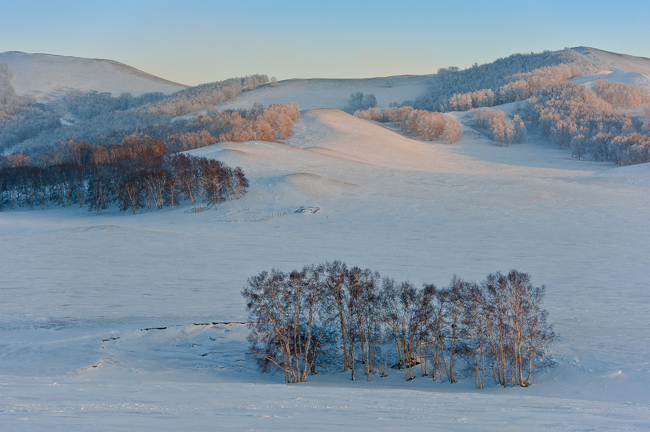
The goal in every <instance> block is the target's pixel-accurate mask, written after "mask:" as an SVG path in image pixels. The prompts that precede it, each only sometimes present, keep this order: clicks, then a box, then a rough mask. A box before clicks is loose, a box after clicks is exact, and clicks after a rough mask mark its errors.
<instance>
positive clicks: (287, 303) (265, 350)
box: [242, 261, 557, 388]
mask: <svg viewBox="0 0 650 432" xmlns="http://www.w3.org/2000/svg"><path fill="white" fill-rule="evenodd" d="M242 295H243V296H244V297H245V298H246V306H247V309H248V312H249V315H250V321H251V324H250V328H251V332H250V334H249V338H248V339H249V342H250V353H251V354H252V355H253V356H255V357H256V359H257V362H258V365H259V366H260V368H261V370H262V371H274V370H279V371H281V372H282V373H283V374H284V376H285V380H286V382H303V381H305V380H306V379H307V377H308V376H309V375H310V374H315V373H316V372H317V370H318V369H328V368H332V367H336V368H341V369H342V370H343V371H350V373H351V378H352V379H353V380H354V379H355V376H356V370H357V368H358V367H362V368H363V373H364V374H365V375H366V379H367V380H370V379H371V376H372V375H373V374H379V376H386V375H387V374H388V372H389V369H402V370H403V372H404V374H405V377H406V379H407V380H411V379H414V378H415V377H416V375H417V374H418V370H419V372H420V373H421V375H422V376H430V377H431V378H432V379H433V380H438V379H439V380H441V381H449V382H452V383H453V382H455V381H456V380H457V379H458V377H459V375H460V374H459V372H458V370H459V369H463V370H464V371H469V373H470V374H473V375H474V379H475V382H476V387H477V388H483V387H484V386H485V380H486V378H487V379H489V378H490V377H491V378H492V379H493V381H494V383H495V384H496V385H501V386H515V385H518V386H524V387H525V386H528V385H530V383H531V379H532V376H533V374H534V372H535V371H536V370H538V369H539V368H543V367H547V366H550V365H551V363H552V362H551V361H550V358H549V356H548V351H547V348H548V346H549V344H551V343H552V342H554V341H555V340H556V339H557V335H556V334H555V333H554V332H553V328H552V325H550V324H549V323H548V322H547V312H546V311H545V310H544V309H543V308H542V301H543V299H544V287H543V286H542V287H533V286H532V284H531V282H530V276H529V275H528V274H526V273H522V272H518V271H516V270H513V271H511V272H510V273H508V274H507V275H503V274H501V273H494V274H490V275H488V276H487V278H486V279H485V281H483V282H482V283H481V284H480V285H478V284H475V283H470V282H466V281H464V280H462V279H460V278H458V277H454V278H453V279H452V281H451V283H450V284H449V286H448V287H446V288H443V289H438V288H436V287H435V286H434V285H424V286H423V287H422V288H417V287H415V286H414V285H413V284H411V283H409V282H402V283H399V282H396V281H395V280H393V279H391V278H381V277H380V275H379V274H378V273H376V272H372V271H371V270H369V269H365V270H364V269H360V268H358V267H353V268H348V267H347V266H346V265H345V264H344V263H342V262H339V261H335V262H333V263H325V264H321V265H317V266H315V265H312V266H307V267H304V268H303V269H301V270H294V271H292V272H290V273H284V272H281V271H277V270H272V271H270V272H266V271H264V272H262V273H260V274H259V275H257V276H254V277H252V278H250V279H249V281H248V285H247V287H246V288H245V289H244V290H243V291H242Z"/></svg>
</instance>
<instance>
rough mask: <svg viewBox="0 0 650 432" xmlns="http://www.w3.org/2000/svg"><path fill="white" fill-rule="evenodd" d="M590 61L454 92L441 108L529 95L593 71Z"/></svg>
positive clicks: (463, 107) (465, 108)
mask: <svg viewBox="0 0 650 432" xmlns="http://www.w3.org/2000/svg"><path fill="white" fill-rule="evenodd" d="M592 71H594V69H592V68H591V66H590V65H587V66H585V65H584V64H582V63H568V64H560V65H556V66H547V67H543V68H540V69H535V70H532V71H530V72H526V73H519V74H515V75H512V76H510V77H509V80H510V82H509V83H507V84H505V85H502V86H501V87H499V88H497V89H496V90H495V91H493V90H492V89H482V90H476V91H473V92H469V93H460V94H458V93H457V94H454V95H453V96H452V97H451V98H449V100H447V101H446V102H445V103H444V104H443V105H442V110H443V111H468V110H470V109H472V108H482V107H491V106H494V105H501V104H504V103H508V102H515V101H520V100H524V99H528V98H529V97H531V96H532V95H533V93H535V92H536V91H537V90H539V89H541V88H543V87H546V86H547V85H551V84H558V83H563V82H566V81H568V80H570V79H571V78H574V77H577V76H580V75H584V74H585V73H588V72H592Z"/></svg>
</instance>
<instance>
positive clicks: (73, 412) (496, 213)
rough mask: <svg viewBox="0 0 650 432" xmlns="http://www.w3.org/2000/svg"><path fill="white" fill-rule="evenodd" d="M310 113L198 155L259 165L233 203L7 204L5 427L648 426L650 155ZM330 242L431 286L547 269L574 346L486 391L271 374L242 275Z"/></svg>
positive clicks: (3, 235) (1, 325)
mask: <svg viewBox="0 0 650 432" xmlns="http://www.w3.org/2000/svg"><path fill="white" fill-rule="evenodd" d="M346 91H347V90H346ZM251 93H253V92H251ZM323 98H326V96H323ZM295 131H296V133H295V135H294V136H292V137H291V138H290V139H288V140H287V142H286V143H268V142H260V141H255V142H246V143H220V144H216V145H213V146H210V147H206V148H202V149H197V150H194V151H192V152H191V153H192V154H195V155H202V156H206V157H215V158H218V159H220V160H222V161H224V162H226V163H228V164H230V165H241V166H242V167H243V168H244V170H245V172H246V174H247V176H248V177H249V178H250V180H251V187H250V190H249V192H248V194H247V195H246V196H245V197H244V198H243V199H241V200H238V201H232V202H227V203H224V204H222V205H220V206H219V209H218V210H209V211H204V212H201V213H190V212H186V211H185V210H188V209H189V208H190V207H192V206H191V205H190V204H188V203H185V204H184V205H183V206H182V207H181V208H177V209H176V210H173V211H172V210H169V209H166V210H161V211H149V212H143V213H140V214H137V215H135V216H134V215H130V214H128V213H120V212H118V211H116V210H112V211H108V212H107V213H106V214H103V215H101V216H96V215H94V214H92V213H88V212H87V211H85V210H84V209H81V210H80V209H74V208H68V209H61V208H50V209H45V210H34V211H28V210H10V211H4V212H2V213H0V244H1V247H0V263H1V265H2V271H1V272H0V288H1V289H0V401H1V402H0V429H1V430H3V431H40V430H62V431H69V430H98V431H100V430H125V431H127V430H128V431H130V430H246V429H247V430H283V431H285V430H296V429H301V430H332V429H334V428H335V429H337V430H352V429H354V430H356V429H359V430H373V431H374V430H459V431H475V430H486V431H503V430H505V429H516V430H526V431H531V430H547V429H551V430H576V431H578V430H580V431H583V430H601V431H604V430H639V431H641V430H648V428H650V405H649V404H650V360H649V359H650V336H649V335H650V325H649V321H648V305H650V286H649V282H648V275H649V272H648V257H650V230H648V228H647V225H648V220H650V205H648V202H649V198H650V187H648V186H649V184H650V170H649V169H648V166H647V165H640V166H635V167H626V168H618V167H615V166H613V165H611V164H605V163H593V162H585V161H576V160H573V159H571V158H570V155H569V154H568V153H567V152H564V151H560V150H556V149H554V148H551V147H549V146H546V145H544V144H541V143H529V144H522V145H512V146H510V147H507V148H504V147H498V146H495V145H494V144H493V143H492V142H491V141H488V140H486V139H485V138H483V137H482V135H481V134H479V133H477V132H475V131H474V130H472V129H471V128H470V127H468V126H465V128H464V135H463V138H462V139H461V140H460V141H459V142H457V143H455V144H454V145H447V144H444V143H442V142H422V141H417V140H413V139H410V138H408V137H404V136H402V135H399V134H398V133H395V132H394V131H393V130H391V129H390V128H387V127H385V126H384V125H379V124H376V123H373V122H369V121H365V120H361V119H358V118H355V117H353V116H349V115H347V114H344V113H342V112H340V111H336V110H331V109H318V110H310V111H306V112H303V113H302V116H301V118H300V119H299V120H298V121H297V122H296V124H295ZM529 138H530V140H532V141H534V140H535V137H534V134H530V137H529ZM301 208H309V209H311V210H312V211H299V210H300V209H301ZM316 209H320V210H318V211H315V210H316ZM335 259H340V260H343V261H346V262H347V263H348V264H349V265H358V266H362V267H369V268H371V269H373V270H377V271H379V272H381V273H382V275H385V276H392V277H394V278H396V279H397V280H409V281H411V282H413V283H415V284H418V285H419V284H422V283H424V282H429V283H435V284H436V285H438V286H445V285H447V284H448V283H449V280H450V279H451V277H452V276H453V275H454V274H458V275H459V276H461V277H464V278H466V279H469V280H474V281H480V280H482V279H483V278H484V277H485V275H486V274H487V273H490V272H494V271H497V270H501V271H508V270H510V269H513V268H516V269H519V270H521V271H527V272H529V273H531V274H532V276H533V283H534V284H536V285H541V284H545V285H546V286H547V298H546V303H545V307H546V309H547V310H548V311H549V314H550V317H549V318H550V320H551V322H554V323H555V328H556V331H557V332H559V333H560V335H561V337H562V338H561V341H560V342H559V343H557V344H556V345H554V346H553V348H552V350H553V356H554V359H555V361H556V362H557V365H556V367H555V368H553V369H549V370H545V371H544V372H543V373H541V374H539V375H538V376H536V377H535V381H534V384H533V385H532V386H531V387H529V388H497V387H494V386H493V385H492V384H488V388H486V389H485V390H482V391H479V390H476V389H474V388H473V387H474V380H473V378H471V377H467V378H463V379H462V380H461V381H460V382H459V383H457V384H454V385H450V384H441V383H434V382H431V380H430V379H429V378H422V377H418V378H417V379H415V380H414V381H411V382H405V381H404V377H403V375H402V374H400V373H399V372H393V373H392V374H391V376H389V377H388V378H385V379H382V378H379V377H376V376H374V377H372V381H371V382H369V383H367V382H365V377H364V376H362V375H361V376H359V381H357V382H350V381H349V376H348V375H347V374H340V373H323V374H319V375H316V376H313V377H310V379H309V382H308V383H305V384H300V385H284V384H283V383H282V382H283V379H282V377H281V376H267V375H260V374H259V373H258V372H257V370H256V369H255V365H254V362H253V361H252V360H251V359H248V358H247V357H246V355H245V353H246V350H247V344H246V334H247V327H246V325H245V324H241V322H244V321H246V319H247V316H246V311H245V305H244V301H243V298H242V297H241V295H240V292H241V290H242V288H243V287H244V286H245V284H246V280H247V278H248V277H250V276H253V275H255V274H257V273H259V272H260V271H261V270H265V269H270V268H278V269H282V270H291V269H293V268H297V267H300V266H303V265H305V264H311V263H319V262H324V261H328V260H335ZM197 324H198V325H197Z"/></svg>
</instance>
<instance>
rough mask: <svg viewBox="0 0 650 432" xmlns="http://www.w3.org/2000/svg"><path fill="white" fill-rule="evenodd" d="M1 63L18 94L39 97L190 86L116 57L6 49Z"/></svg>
mask: <svg viewBox="0 0 650 432" xmlns="http://www.w3.org/2000/svg"><path fill="white" fill-rule="evenodd" d="M0 63H4V64H6V65H7V67H8V68H9V70H10V71H11V73H12V75H13V79H12V85H13V88H14V90H15V91H16V93H17V94H19V95H30V96H35V97H37V98H41V97H46V96H49V95H52V94H56V93H62V92H65V91H69V90H80V91H84V92H85V91H91V90H95V91H98V92H100V93H101V92H108V93H112V94H113V95H114V96H118V95H120V94H121V93H131V94H132V95H133V96H139V95H141V94H144V93H152V92H161V93H165V94H171V93H174V92H177V91H179V90H183V89H185V88H187V87H188V86H186V85H184V84H180V83H176V82H172V81H169V80H166V79H163V78H159V77H157V76H155V75H151V74H149V73H147V72H144V71H141V70H139V69H136V68H134V67H132V66H128V65H126V64H124V63H120V62H117V61H114V60H105V59H89V58H82V57H70V56H60V55H53V54H28V53H24V52H19V51H7V52H3V53H0Z"/></svg>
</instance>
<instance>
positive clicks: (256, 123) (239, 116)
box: [146, 103, 300, 151]
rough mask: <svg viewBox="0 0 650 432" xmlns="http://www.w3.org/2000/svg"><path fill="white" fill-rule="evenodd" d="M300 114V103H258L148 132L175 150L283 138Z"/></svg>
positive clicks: (289, 132)
mask: <svg viewBox="0 0 650 432" xmlns="http://www.w3.org/2000/svg"><path fill="white" fill-rule="evenodd" d="M299 116H300V108H299V107H298V104H296V103H292V104H271V105H270V106H269V107H268V108H264V107H262V106H261V105H258V104H256V105H255V106H253V108H251V109H248V110H224V111H221V112H215V113H212V114H209V113H208V114H204V115H197V116H196V117H194V119H192V120H191V121H190V122H189V123H187V124H185V125H183V128H182V129H181V130H180V131H178V132H177V131H176V129H174V127H173V126H174V125H175V123H176V122H175V123H174V125H172V127H170V128H169V129H167V131H166V132H165V133H163V134H161V133H160V131H156V128H152V130H147V131H146V132H147V133H149V134H154V135H158V136H161V137H163V138H164V139H165V141H167V143H168V145H169V146H170V148H172V149H173V150H174V151H184V150H190V149H194V148H198V147H205V146H206V145H210V144H214V143H215V142H223V141H235V142H243V141H251V140H262V141H274V140H283V139H286V138H287V137H289V135H291V133H292V132H293V129H292V126H293V122H294V121H296V120H297V119H298V117H299Z"/></svg>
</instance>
